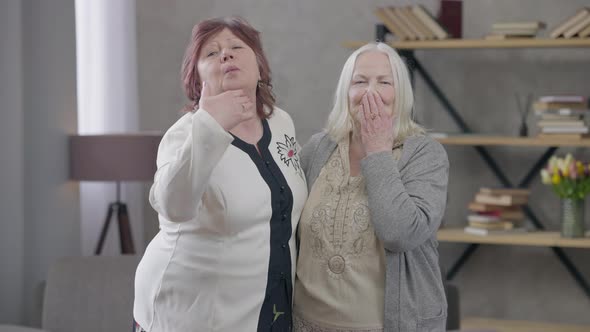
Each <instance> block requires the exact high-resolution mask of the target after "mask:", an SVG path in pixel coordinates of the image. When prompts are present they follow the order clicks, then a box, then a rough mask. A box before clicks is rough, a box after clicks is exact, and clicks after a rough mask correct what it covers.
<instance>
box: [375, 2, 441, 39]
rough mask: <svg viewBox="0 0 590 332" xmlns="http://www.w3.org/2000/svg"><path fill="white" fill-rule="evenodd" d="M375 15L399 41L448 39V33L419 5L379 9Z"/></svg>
mask: <svg viewBox="0 0 590 332" xmlns="http://www.w3.org/2000/svg"><path fill="white" fill-rule="evenodd" d="M375 15H376V16H377V18H379V20H380V21H381V22H382V23H383V25H385V27H387V29H388V30H389V31H390V32H391V33H392V34H393V35H394V36H395V37H397V38H398V39H399V40H432V39H446V38H449V34H448V32H447V31H446V30H445V29H443V28H442V26H441V25H440V24H439V23H438V22H437V21H436V20H435V19H434V18H433V17H432V15H431V14H430V13H429V12H428V11H427V10H426V9H425V8H424V7H422V6H421V5H414V6H404V7H380V8H377V9H376V10H375Z"/></svg>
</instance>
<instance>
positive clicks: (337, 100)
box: [325, 43, 425, 142]
mask: <svg viewBox="0 0 590 332" xmlns="http://www.w3.org/2000/svg"><path fill="white" fill-rule="evenodd" d="M369 51H377V52H381V53H384V54H386V55H387V57H388V58H389V63H390V64H391V70H392V73H391V74H392V76H393V86H394V89H395V101H394V105H393V111H394V113H395V114H396V115H397V116H396V117H395V120H394V121H395V127H394V132H395V133H397V135H396V137H395V141H396V142H402V141H403V140H404V139H405V138H406V137H407V136H411V135H417V134H424V133H425V130H424V128H422V127H421V126H420V125H418V124H417V123H415V122H414V121H413V120H412V108H413V106H414V94H413V92H412V84H411V82H410V76H409V74H408V69H407V67H406V64H405V63H404V61H403V60H402V58H401V57H400V56H399V54H398V53H397V52H396V51H395V50H394V49H393V48H391V47H390V46H389V45H387V44H384V43H369V44H366V45H364V46H363V47H361V48H359V49H357V50H356V51H354V52H353V53H352V54H351V55H350V56H349V57H348V59H347V60H346V62H345V63H344V67H343V68H342V72H341V73H340V79H339V80H338V85H337V87H336V93H335V96H334V107H333V108H332V111H331V112H330V115H329V117H328V122H327V124H326V128H325V130H326V132H327V133H328V135H330V138H331V139H332V140H333V141H334V142H339V141H340V140H341V139H343V138H344V137H346V136H347V135H348V134H349V133H350V132H352V131H353V128H354V120H353V118H352V116H351V115H350V112H349V105H348V90H349V88H350V82H351V80H352V74H353V72H354V65H355V63H356V60H357V58H358V57H359V55H361V54H362V53H364V52H369Z"/></svg>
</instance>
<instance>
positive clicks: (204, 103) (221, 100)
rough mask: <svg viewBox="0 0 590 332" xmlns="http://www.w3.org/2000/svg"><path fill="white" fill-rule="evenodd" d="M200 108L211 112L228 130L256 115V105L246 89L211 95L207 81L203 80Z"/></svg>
mask: <svg viewBox="0 0 590 332" xmlns="http://www.w3.org/2000/svg"><path fill="white" fill-rule="evenodd" d="M199 108H200V109H202V110H204V111H206V112H207V113H209V114H210V115H211V116H212V117H213V118H214V119H215V121H217V122H218V123H219V124H220V125H221V126H222V127H223V129H225V130H227V131H230V130H232V129H233V128H234V127H235V126H237V125H238V124H240V123H242V122H243V121H246V120H250V119H252V118H253V117H255V116H256V105H255V104H254V102H253V101H252V100H250V97H248V96H247V95H246V93H245V92H244V90H229V91H225V92H222V93H220V94H218V95H211V92H210V88H209V86H208V85H207V83H206V82H203V88H202V89H201V99H200V100H199Z"/></svg>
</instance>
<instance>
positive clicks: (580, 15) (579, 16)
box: [549, 8, 590, 38]
mask: <svg viewBox="0 0 590 332" xmlns="http://www.w3.org/2000/svg"><path fill="white" fill-rule="evenodd" d="M586 15H590V10H589V9H588V8H582V9H580V10H578V11H577V12H576V13H575V14H574V15H573V16H570V17H568V18H567V19H566V20H565V21H563V22H562V23H560V24H558V25H557V27H555V28H554V29H553V30H552V31H551V32H550V33H549V36H550V37H551V38H558V37H559V36H561V35H562V34H563V33H564V32H566V31H567V30H568V29H570V28H572V27H573V26H574V25H576V24H577V23H578V22H580V21H582V20H583V19H584V17H586Z"/></svg>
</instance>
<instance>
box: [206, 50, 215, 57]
mask: <svg viewBox="0 0 590 332" xmlns="http://www.w3.org/2000/svg"><path fill="white" fill-rule="evenodd" d="M215 54H217V51H211V52H209V53H207V57H210V56H214V55H215Z"/></svg>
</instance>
